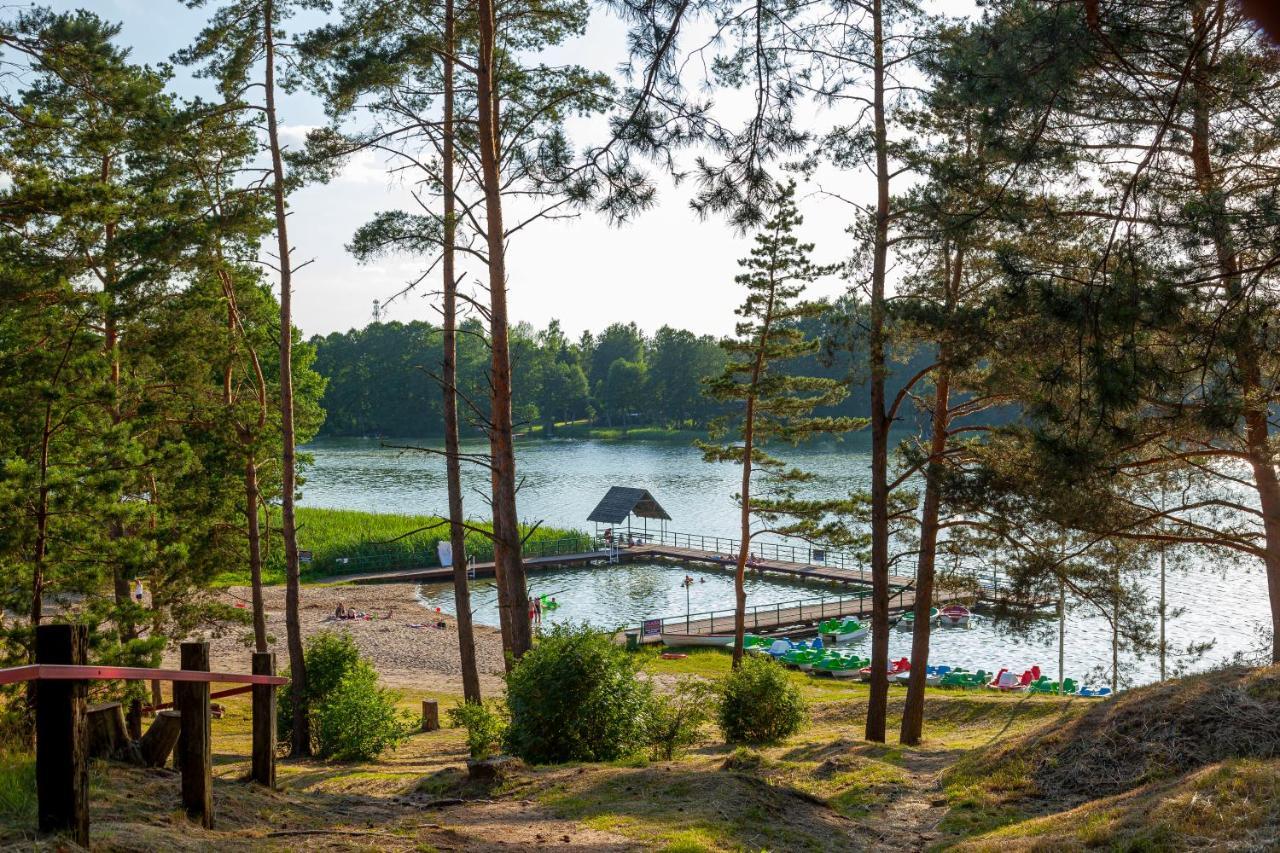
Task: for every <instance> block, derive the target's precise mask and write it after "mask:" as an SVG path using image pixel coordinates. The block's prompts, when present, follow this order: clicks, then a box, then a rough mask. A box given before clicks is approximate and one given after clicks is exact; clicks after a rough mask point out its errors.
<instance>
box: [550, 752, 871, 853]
mask: <svg viewBox="0 0 1280 853" xmlns="http://www.w3.org/2000/svg"><path fill="white" fill-rule="evenodd" d="M540 799H541V801H542V802H543V804H545V805H546V806H547V807H548V808H550V809H551V810H552V811H553V812H555V813H557V814H559V815H561V816H562V817H566V818H570V819H573V820H578V821H581V822H582V823H584V824H586V825H587V826H590V827H592V828H595V829H600V830H609V831H614V832H619V833H622V834H625V835H628V836H631V837H633V838H637V839H639V840H642V841H644V842H646V843H649V844H652V843H656V842H661V843H664V844H673V843H679V844H681V845H686V846H687V845H694V844H702V845H704V846H707V847H727V848H731V849H749V850H760V849H769V850H858V849H863V848H864V847H865V843H866V842H865V840H863V839H859V838H857V837H856V835H855V833H856V831H857V830H856V827H854V825H853V824H851V823H850V822H849V821H847V820H845V819H844V818H842V817H841V816H840V815H838V814H837V813H836V812H834V811H833V810H832V809H830V808H829V807H828V806H827V805H826V804H825V803H823V802H822V801H821V800H820V799H818V798H817V797H814V796H813V795H811V794H807V793H805V792H803V791H799V790H796V789H794V788H791V787H789V786H786V785H781V784H770V783H769V782H767V781H765V780H763V779H761V778H758V777H757V776H755V775H752V774H749V773H742V772H733V771H724V770H720V771H708V770H691V769H683V768H681V767H679V766H670V765H657V766H650V767H645V768H636V769H627V768H617V769H615V770H613V771H612V772H610V773H608V774H591V775H590V776H589V777H588V776H585V775H584V776H577V775H571V776H569V777H567V778H565V779H563V780H562V781H561V782H560V783H559V784H557V785H555V786H553V787H552V788H551V789H549V790H547V791H545V792H544V793H543V794H542V796H541V797H540Z"/></svg>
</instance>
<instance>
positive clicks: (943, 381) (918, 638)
mask: <svg viewBox="0 0 1280 853" xmlns="http://www.w3.org/2000/svg"><path fill="white" fill-rule="evenodd" d="M951 261H952V263H951V269H950V270H949V272H950V275H949V276H947V278H946V312H947V315H948V316H949V315H950V314H951V313H952V312H953V311H954V310H955V306H956V302H957V301H958V300H959V298H960V284H961V282H962V281H963V280H964V249H963V248H957V249H956V250H955V254H954V256H953V257H952V258H951ZM949 356H950V352H949V348H948V346H947V344H946V343H945V342H943V343H941V344H940V345H939V346H938V368H937V372H936V373H935V375H934V382H933V389H934V397H933V423H932V429H931V432H930V436H929V463H928V467H927V468H926V469H925V487H924V504H923V506H922V507H921V511H920V556H919V558H918V560H917V562H916V603H915V608H914V611H915V620H914V621H915V624H914V625H913V626H912V631H913V633H912V635H911V678H910V679H909V680H908V682H907V703H906V706H905V707H904V708H903V710H902V728H901V730H900V732H899V737H898V739H899V741H901V742H902V743H905V744H907V745H909V746H915V745H916V744H918V743H920V738H921V736H922V735H923V734H924V688H925V669H926V667H928V665H929V634H930V632H931V631H932V630H933V624H932V623H931V622H930V621H929V611H930V609H931V608H932V607H933V579H934V574H935V568H936V566H937V555H938V516H939V514H940V511H941V508H942V472H943V462H942V454H943V453H945V452H946V449H947V432H948V430H949V429H950V427H951V368H950V366H949V365H948V359H949Z"/></svg>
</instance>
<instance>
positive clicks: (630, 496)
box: [587, 486, 671, 541]
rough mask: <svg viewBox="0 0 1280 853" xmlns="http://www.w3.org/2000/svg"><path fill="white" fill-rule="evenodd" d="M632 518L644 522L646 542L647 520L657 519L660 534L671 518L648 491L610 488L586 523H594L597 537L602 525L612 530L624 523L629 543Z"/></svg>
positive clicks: (617, 487) (623, 487)
mask: <svg viewBox="0 0 1280 853" xmlns="http://www.w3.org/2000/svg"><path fill="white" fill-rule="evenodd" d="M632 516H635V517H636V518H640V519H643V520H644V528H643V535H644V538H645V539H646V541H647V540H648V538H649V519H651V518H653V519H657V520H658V523H659V525H660V530H661V531H662V532H666V524H665V523H666V522H668V521H670V520H671V516H669V515H667V511H666V510H665V509H663V508H662V505H661V504H659V503H658V502H657V500H655V499H654V497H653V495H651V494H649V490H648V489H634V488H628V487H627V486H611V487H610V488H609V491H608V492H606V493H605V496H604V497H603V498H601V499H600V503H598V504H596V508H595V509H593V510H592V511H591V515H589V516H587V521H594V522H595V524H596V535H597V536H599V535H600V525H602V524H604V525H608V526H609V527H610V528H614V527H620V526H621V525H622V523H623V522H626V525H627V539H628V541H629V540H630V538H631V517H632Z"/></svg>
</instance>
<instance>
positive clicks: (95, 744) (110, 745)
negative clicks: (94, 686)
mask: <svg viewBox="0 0 1280 853" xmlns="http://www.w3.org/2000/svg"><path fill="white" fill-rule="evenodd" d="M88 717H89V757H90V758H116V757H118V756H119V755H121V754H123V753H125V752H126V746H127V745H128V743H129V734H128V732H126V731H125V727H124V708H123V706H121V704H120V703H119V702H103V703H102V704H101V705H90V706H89V710H88Z"/></svg>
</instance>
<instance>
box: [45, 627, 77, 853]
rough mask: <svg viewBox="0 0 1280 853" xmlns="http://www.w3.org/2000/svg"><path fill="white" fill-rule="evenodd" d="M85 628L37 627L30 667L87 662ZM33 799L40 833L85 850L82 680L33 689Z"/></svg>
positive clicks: (48, 683)
mask: <svg viewBox="0 0 1280 853" xmlns="http://www.w3.org/2000/svg"><path fill="white" fill-rule="evenodd" d="M88 648H89V627H88V626H87V625H40V626H37V628H36V663H40V664H46V663H47V664H72V665H78V666H84V665H85V664H86V663H87V662H88V658H87V653H88ZM35 695H36V798H37V801H38V806H37V811H38V813H39V819H38V822H39V827H40V831H41V832H45V833H53V832H66V833H69V834H70V835H71V837H72V839H74V840H75V842H76V843H77V844H79V845H80V846H82V847H88V846H89V765H88V763H87V762H86V760H85V759H86V756H87V754H88V740H89V731H88V724H87V723H86V721H85V709H86V707H87V705H88V695H89V684H88V682H86V681H40V682H38V683H37V684H36V692H35Z"/></svg>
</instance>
